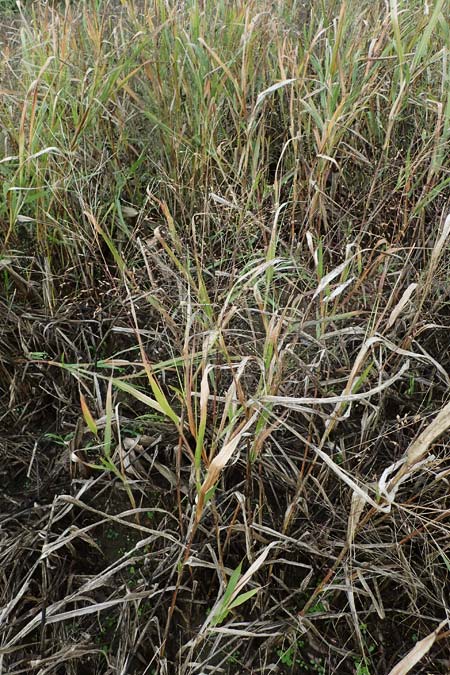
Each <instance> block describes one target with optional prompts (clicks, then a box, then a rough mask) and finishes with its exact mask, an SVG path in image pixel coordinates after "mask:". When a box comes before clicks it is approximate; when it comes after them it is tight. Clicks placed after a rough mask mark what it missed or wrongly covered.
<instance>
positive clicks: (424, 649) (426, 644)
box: [389, 621, 447, 675]
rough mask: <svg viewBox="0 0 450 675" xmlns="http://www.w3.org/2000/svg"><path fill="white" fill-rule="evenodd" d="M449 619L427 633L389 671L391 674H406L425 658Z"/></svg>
mask: <svg viewBox="0 0 450 675" xmlns="http://www.w3.org/2000/svg"><path fill="white" fill-rule="evenodd" d="M446 623H447V621H442V622H441V623H440V624H439V626H438V627H437V628H436V630H434V631H433V632H432V633H430V634H429V635H427V636H426V637H424V638H423V640H420V642H418V643H417V644H416V645H415V646H414V647H413V648H412V649H411V651H410V652H409V654H407V655H406V656H405V657H404V658H403V659H402V660H401V661H400V662H399V663H397V665H396V666H394V668H392V670H390V671H389V675H406V674H407V673H409V672H410V670H412V669H413V668H414V666H416V665H417V664H418V663H419V661H421V660H422V659H423V657H424V656H425V654H427V653H428V652H429V651H430V649H431V647H432V646H433V645H434V643H435V641H436V638H437V637H438V635H439V633H440V631H441V630H442V628H443V627H444V626H445V624H446Z"/></svg>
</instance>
